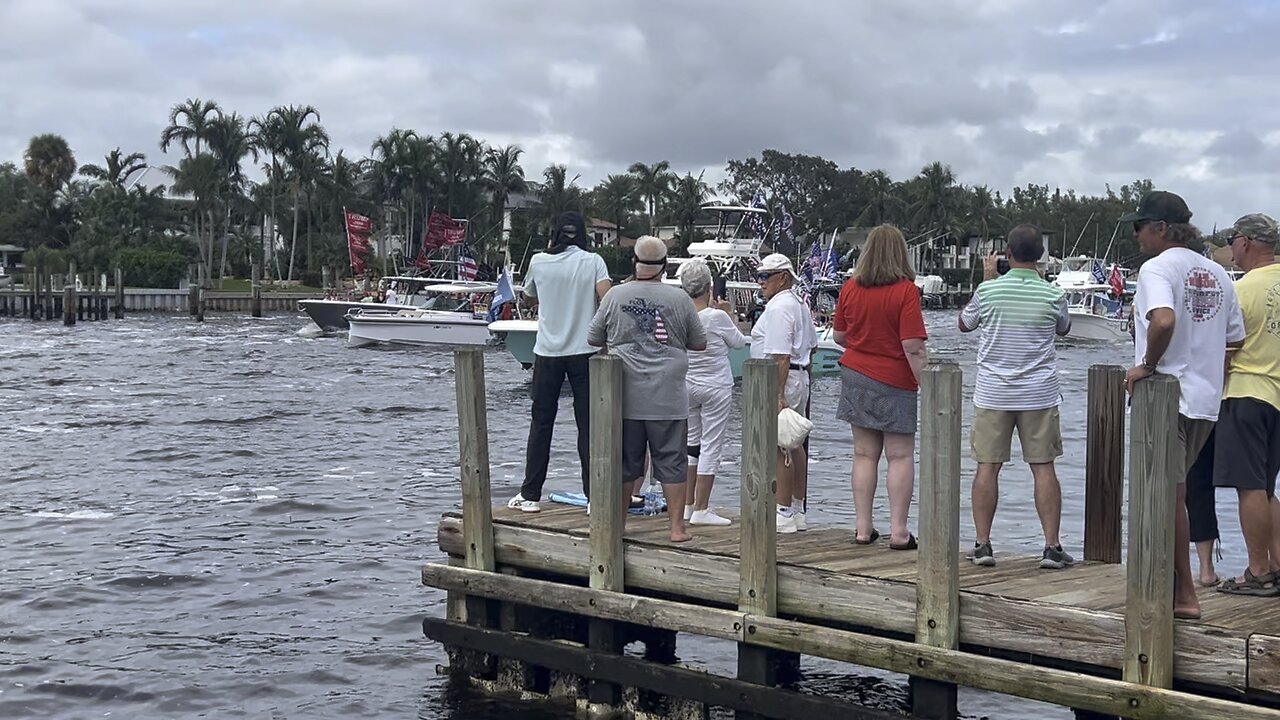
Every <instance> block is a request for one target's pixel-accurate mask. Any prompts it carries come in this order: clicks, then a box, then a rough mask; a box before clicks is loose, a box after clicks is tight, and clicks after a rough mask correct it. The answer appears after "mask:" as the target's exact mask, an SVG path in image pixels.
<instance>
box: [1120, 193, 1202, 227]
mask: <svg viewBox="0 0 1280 720" xmlns="http://www.w3.org/2000/svg"><path fill="white" fill-rule="evenodd" d="M1142 220H1162V221H1164V222H1167V223H1188V222H1191V210H1189V209H1188V208H1187V201H1185V200H1183V199H1182V198H1181V197H1180V196H1178V195H1174V194H1173V193H1171V192H1167V191H1165V190H1152V191H1151V192H1149V193H1147V194H1146V195H1143V196H1142V199H1141V200H1139V201H1138V209H1137V210H1135V211H1134V212H1131V213H1126V214H1125V215H1122V216H1121V217H1120V222H1126V223H1127V222H1139V221H1142Z"/></svg>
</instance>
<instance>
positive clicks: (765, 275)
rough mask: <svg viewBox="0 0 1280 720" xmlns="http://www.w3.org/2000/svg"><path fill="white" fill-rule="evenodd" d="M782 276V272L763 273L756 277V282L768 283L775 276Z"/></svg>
mask: <svg viewBox="0 0 1280 720" xmlns="http://www.w3.org/2000/svg"><path fill="white" fill-rule="evenodd" d="M781 274H782V271H781V270H775V271H773V272H762V273H760V274H758V275H756V282H768V281H769V278H771V277H773V276H774V275H781Z"/></svg>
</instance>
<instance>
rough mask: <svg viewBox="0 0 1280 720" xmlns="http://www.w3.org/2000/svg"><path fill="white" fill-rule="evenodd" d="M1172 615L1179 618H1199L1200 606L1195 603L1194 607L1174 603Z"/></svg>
mask: <svg viewBox="0 0 1280 720" xmlns="http://www.w3.org/2000/svg"><path fill="white" fill-rule="evenodd" d="M1173 616H1174V617H1176V618H1178V619H1179V620H1199V619H1200V606H1199V605H1196V606H1195V607H1192V606H1190V605H1182V606H1179V605H1174V606H1173Z"/></svg>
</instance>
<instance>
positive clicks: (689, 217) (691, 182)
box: [671, 173, 710, 247]
mask: <svg viewBox="0 0 1280 720" xmlns="http://www.w3.org/2000/svg"><path fill="white" fill-rule="evenodd" d="M709 193H710V188H708V187H707V184H706V183H704V182H702V175H701V174H699V175H698V177H694V176H693V174H692V173H686V174H685V176H684V177H682V178H680V179H678V180H676V183H675V187H674V188H673V189H672V191H671V213H672V216H673V219H674V220H675V222H676V224H677V225H679V226H680V239H681V241H682V242H683V244H684V246H685V247H688V245H689V243H691V242H693V241H694V240H695V238H694V237H693V234H694V226H695V224H696V223H697V221H698V216H699V215H700V214H701V213H702V204H703V203H704V202H706V201H707V195H708V194H709Z"/></svg>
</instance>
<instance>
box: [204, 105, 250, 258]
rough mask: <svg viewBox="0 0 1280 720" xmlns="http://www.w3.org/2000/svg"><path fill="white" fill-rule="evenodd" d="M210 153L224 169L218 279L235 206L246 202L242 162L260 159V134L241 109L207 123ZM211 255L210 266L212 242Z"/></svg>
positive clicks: (220, 192)
mask: <svg viewBox="0 0 1280 720" xmlns="http://www.w3.org/2000/svg"><path fill="white" fill-rule="evenodd" d="M208 143H209V153H210V154H211V155H213V157H214V158H215V159H217V161H218V166H219V168H220V169H221V171H222V177H221V182H220V183H219V187H218V199H219V200H220V201H221V204H222V211H221V212H220V213H219V214H220V215H221V216H222V217H223V230H222V261H221V262H220V263H219V265H218V277H219V279H221V278H223V277H225V275H226V270H227V243H228V242H229V239H230V235H231V216H232V209H233V207H237V206H240V207H243V206H245V205H246V204H247V200H246V198H245V195H246V191H247V189H248V180H247V179H246V178H245V175H244V167H243V165H242V163H243V162H244V159H245V158H246V157H252V158H253V161H254V162H257V160H258V138H257V136H256V135H255V134H254V133H253V131H252V130H251V128H250V126H249V125H248V123H246V122H245V120H244V118H242V117H240V115H239V114H238V113H234V112H233V113H231V114H229V115H226V114H223V113H221V112H219V113H218V115H217V117H215V118H214V119H213V120H212V121H211V122H210V123H209V127H208ZM216 228H217V223H216V222H214V223H211V225H210V229H211V230H213V229H216ZM209 251H210V257H209V258H208V260H207V262H208V265H207V267H209V268H210V272H212V268H213V257H212V252H213V243H210V244H209Z"/></svg>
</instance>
